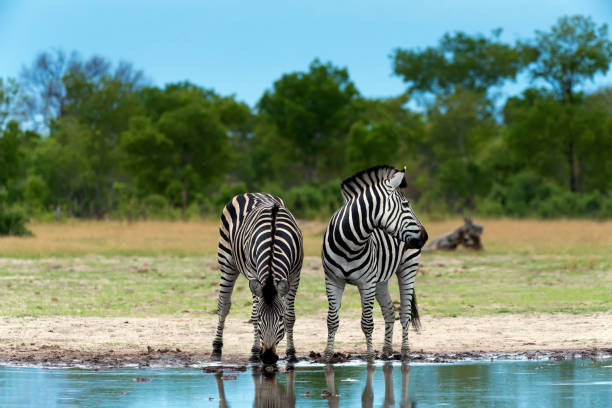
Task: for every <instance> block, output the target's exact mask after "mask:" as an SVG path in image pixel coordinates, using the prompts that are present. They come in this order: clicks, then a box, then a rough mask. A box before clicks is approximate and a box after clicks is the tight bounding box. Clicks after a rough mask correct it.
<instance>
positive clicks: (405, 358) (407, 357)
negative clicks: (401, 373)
mask: <svg viewBox="0 0 612 408" xmlns="http://www.w3.org/2000/svg"><path fill="white" fill-rule="evenodd" d="M402 361H410V350H402Z"/></svg>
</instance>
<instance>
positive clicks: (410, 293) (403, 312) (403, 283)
mask: <svg viewBox="0 0 612 408" xmlns="http://www.w3.org/2000/svg"><path fill="white" fill-rule="evenodd" d="M415 275H416V266H415V267H414V268H409V269H402V270H400V271H399V272H398V273H397V282H398V284H399V290H400V303H401V305H400V323H401V324H402V361H407V360H410V345H409V344H408V328H409V327H410V322H411V320H412V317H413V316H412V302H413V300H414V288H413V285H414V276H415Z"/></svg>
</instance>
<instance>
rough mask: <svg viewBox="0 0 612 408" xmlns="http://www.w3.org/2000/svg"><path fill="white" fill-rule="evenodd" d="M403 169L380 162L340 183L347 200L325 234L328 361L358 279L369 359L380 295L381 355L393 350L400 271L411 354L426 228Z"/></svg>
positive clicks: (405, 355)
mask: <svg viewBox="0 0 612 408" xmlns="http://www.w3.org/2000/svg"><path fill="white" fill-rule="evenodd" d="M405 172H406V168H405V167H404V170H401V171H400V170H397V169H395V168H394V167H391V166H376V167H372V168H369V169H367V170H363V171H361V172H359V173H357V174H355V175H353V176H352V177H349V178H347V179H346V180H344V181H343V182H342V184H341V190H342V197H343V199H344V204H343V205H342V207H340V208H339V209H338V210H337V211H336V212H335V213H334V214H333V215H332V217H331V220H330V221H329V224H328V226H327V229H326V231H325V235H324V238H323V248H322V253H321V256H322V260H323V269H324V271H325V287H326V292H327V300H328V303H329V309H328V314H327V334H328V338H327V347H326V349H325V352H324V357H325V358H326V359H327V360H328V361H330V360H331V359H332V356H333V353H334V338H335V335H336V330H337V329H338V324H339V318H338V312H339V310H340V303H341V301H342V293H343V292H344V286H345V284H346V283H350V284H352V285H356V286H357V287H358V288H359V294H360V295H361V329H362V330H363V333H364V334H365V338H366V343H367V357H368V360H370V361H371V360H373V359H374V352H373V350H372V331H373V329H374V324H373V321H372V308H373V305H374V298H376V300H377V301H378V303H379V305H380V307H381V309H382V314H383V317H384V320H385V342H384V347H383V353H382V355H383V358H389V357H391V355H392V354H393V347H392V338H393V324H394V322H395V310H394V307H393V302H392V301H391V296H390V295H389V288H388V282H389V279H390V278H391V276H392V275H393V274H394V273H395V274H396V275H397V279H398V283H399V289H400V300H401V307H400V322H401V325H402V349H401V352H402V355H401V356H402V360H408V359H409V355H410V349H409V345H408V327H409V326H410V323H411V322H412V325H413V327H414V328H415V329H416V330H418V329H419V327H420V321H419V315H418V309H417V305H416V296H415V292H414V288H413V284H414V278H415V275H416V270H417V266H418V262H419V255H420V254H421V248H422V247H423V245H424V244H425V242H426V241H427V231H425V228H424V227H423V224H422V223H421V222H420V221H419V219H418V218H417V217H416V215H415V214H414V212H413V211H412V208H411V207H410V203H409V202H408V200H407V199H406V198H405V197H404V195H403V194H402V193H401V192H400V190H399V188H401V187H405V186H406V181H405V179H404V174H405Z"/></svg>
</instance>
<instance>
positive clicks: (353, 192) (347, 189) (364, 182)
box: [340, 165, 406, 202]
mask: <svg viewBox="0 0 612 408" xmlns="http://www.w3.org/2000/svg"><path fill="white" fill-rule="evenodd" d="M398 171H400V170H398V169H396V168H395V167H392V166H387V165H381V166H374V167H370V168H369V169H366V170H362V171H360V172H359V173H357V174H354V175H352V176H351V177H349V178H347V179H345V180H344V181H343V182H342V184H340V188H341V190H342V198H344V202H347V201H349V200H350V199H351V198H354V197H356V196H357V195H359V194H360V193H362V192H363V191H365V189H366V188H367V187H370V186H373V185H375V184H379V183H381V182H382V181H384V180H388V179H390V178H391V177H393V176H394V175H395V173H397V172H398ZM401 187H406V180H405V179H404V180H402V184H400V188H401Z"/></svg>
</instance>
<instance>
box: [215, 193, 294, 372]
mask: <svg viewBox="0 0 612 408" xmlns="http://www.w3.org/2000/svg"><path fill="white" fill-rule="evenodd" d="M217 255H218V261H219V267H220V269H221V283H220V287H219V304H218V314H219V324H218V326H217V333H216V336H215V339H214V341H213V352H212V356H211V357H212V358H213V359H220V358H221V349H222V347H223V327H224V324H225V318H226V316H227V314H228V313H229V310H230V306H231V296H232V291H233V289H234V284H235V283H236V279H237V278H238V275H239V274H242V275H244V277H246V278H247V279H248V280H249V288H250V289H251V292H252V295H253V310H252V314H251V320H252V322H253V329H254V336H253V337H254V338H253V347H252V348H251V353H252V355H251V361H259V359H261V361H263V362H264V363H266V364H271V363H275V362H276V361H277V360H278V356H277V355H276V346H277V344H278V343H279V342H280V341H281V340H282V339H283V337H284V335H285V330H286V331H287V351H286V353H287V357H288V358H289V359H290V360H291V359H295V347H294V344H293V325H294V323H295V311H294V303H295V295H296V292H297V288H298V285H299V282H300V270H301V268H302V260H303V258H304V252H303V245H302V233H301V231H300V229H299V227H298V225H297V222H296V220H295V218H294V217H293V215H292V214H291V213H290V212H289V210H288V209H287V207H286V206H285V203H284V202H283V200H281V199H280V198H278V197H276V196H274V195H272V194H266V193H248V194H240V195H237V196H235V197H234V198H233V199H232V200H231V201H230V202H229V203H227V205H226V206H225V208H224V209H223V214H222V215H221V226H220V228H219V250H218V253H217ZM260 341H261V343H262V346H263V347H260Z"/></svg>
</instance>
